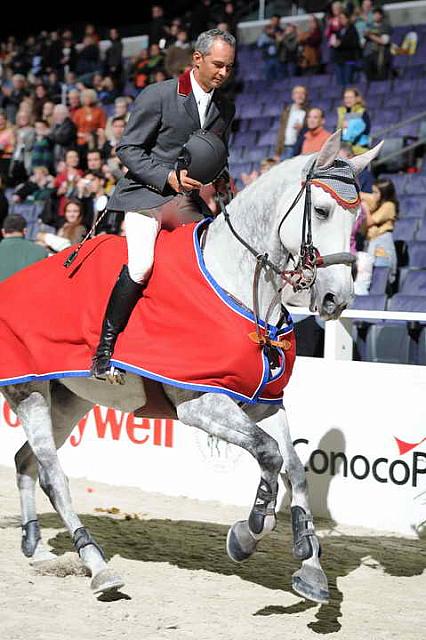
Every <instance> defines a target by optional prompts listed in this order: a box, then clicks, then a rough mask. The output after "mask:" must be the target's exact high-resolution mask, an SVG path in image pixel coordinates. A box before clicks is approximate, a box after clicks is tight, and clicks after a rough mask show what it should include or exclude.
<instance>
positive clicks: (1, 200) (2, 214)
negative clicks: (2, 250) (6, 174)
mask: <svg viewBox="0 0 426 640" xmlns="http://www.w3.org/2000/svg"><path fill="white" fill-rule="evenodd" d="M8 213H9V200H8V199H7V197H6V194H5V192H4V188H3V182H2V179H1V177H0V229H1V228H2V227H3V222H4V219H5V218H6V216H7V214H8ZM0 239H1V238H0Z"/></svg>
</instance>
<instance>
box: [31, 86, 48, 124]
mask: <svg viewBox="0 0 426 640" xmlns="http://www.w3.org/2000/svg"><path fill="white" fill-rule="evenodd" d="M49 100H50V97H49V94H48V93H47V88H46V86H45V85H44V84H41V83H40V84H38V85H36V88H35V90H34V98H33V118H34V119H36V120H39V119H40V118H42V117H43V107H44V103H45V102H48V101H49Z"/></svg>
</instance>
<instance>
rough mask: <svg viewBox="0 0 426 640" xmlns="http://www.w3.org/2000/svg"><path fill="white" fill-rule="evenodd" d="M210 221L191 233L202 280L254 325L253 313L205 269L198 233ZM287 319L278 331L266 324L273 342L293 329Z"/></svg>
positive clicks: (262, 323)
mask: <svg viewBox="0 0 426 640" xmlns="http://www.w3.org/2000/svg"><path fill="white" fill-rule="evenodd" d="M211 221H212V218H208V219H207V220H201V221H200V222H199V223H198V224H197V226H196V227H195V229H194V233H193V241H194V249H195V255H196V258H197V263H198V267H199V269H200V271H201V274H202V275H203V276H204V278H205V279H206V280H207V282H208V283H209V284H210V286H211V287H212V289H213V290H214V291H215V293H216V294H217V295H218V296H219V298H220V299H221V300H222V302H224V303H225V304H226V305H227V306H228V307H230V308H231V309H232V310H233V311H235V312H236V313H238V314H239V315H241V316H243V317H244V318H247V320H251V321H252V322H253V323H255V317H254V314H253V312H252V311H250V310H249V309H246V308H245V307H243V306H242V305H240V304H238V302H237V301H236V300H235V298H232V297H231V296H230V295H229V293H227V292H226V291H225V290H224V289H222V287H221V286H220V285H219V284H218V283H217V282H216V280H215V279H214V278H213V276H212V275H211V273H210V271H208V269H207V267H206V263H205V262H204V256H203V252H202V250H201V245H200V239H199V233H200V230H201V229H202V227H203V226H204V225H207V224H210V222H211ZM288 319H289V322H288V323H286V324H287V326H286V327H284V328H283V329H278V328H277V327H276V326H275V325H272V324H268V326H267V329H268V332H269V333H270V336H271V338H272V339H273V340H275V339H276V337H277V336H281V335H285V334H286V333H290V331H292V330H293V327H294V325H293V319H292V317H291V315H290V314H288ZM259 325H260V326H261V327H262V328H264V329H265V327H266V324H265V322H264V320H262V319H259Z"/></svg>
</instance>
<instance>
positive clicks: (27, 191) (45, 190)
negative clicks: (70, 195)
mask: <svg viewBox="0 0 426 640" xmlns="http://www.w3.org/2000/svg"><path fill="white" fill-rule="evenodd" d="M53 181H54V178H53V176H51V175H50V174H49V171H48V169H47V167H34V169H33V172H32V174H31V175H30V177H29V178H28V180H27V181H26V182H23V183H22V184H20V185H18V186H17V187H16V189H15V191H14V193H13V196H12V200H13V202H41V201H44V200H48V199H49V198H50V196H51V194H52V193H53V191H54V185H53Z"/></svg>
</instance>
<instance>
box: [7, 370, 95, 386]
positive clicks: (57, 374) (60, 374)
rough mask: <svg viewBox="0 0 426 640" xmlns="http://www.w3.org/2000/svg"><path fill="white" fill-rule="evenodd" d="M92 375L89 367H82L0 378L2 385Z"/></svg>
mask: <svg viewBox="0 0 426 640" xmlns="http://www.w3.org/2000/svg"><path fill="white" fill-rule="evenodd" d="M89 376H90V371H89V369H81V370H80V371H54V372H52V373H43V374H38V373H29V374H27V375H26V376H17V377H15V378H3V379H1V380H0V387H5V386H6V385H8V384H21V383H22V382H34V381H35V380H40V381H41V382H43V381H44V380H60V379H61V378H88V377H89Z"/></svg>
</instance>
